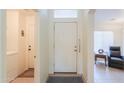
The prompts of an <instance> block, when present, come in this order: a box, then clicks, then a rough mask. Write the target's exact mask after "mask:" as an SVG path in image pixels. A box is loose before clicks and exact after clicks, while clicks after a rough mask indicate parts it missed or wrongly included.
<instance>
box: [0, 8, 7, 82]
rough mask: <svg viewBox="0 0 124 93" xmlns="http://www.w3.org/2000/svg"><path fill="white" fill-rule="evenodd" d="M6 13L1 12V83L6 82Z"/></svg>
mask: <svg viewBox="0 0 124 93" xmlns="http://www.w3.org/2000/svg"><path fill="white" fill-rule="evenodd" d="M5 41H6V11H5V10H0V82H5V81H6V73H5V69H4V68H6V66H5V64H4V62H5V61H6V60H5V59H6V42H5Z"/></svg>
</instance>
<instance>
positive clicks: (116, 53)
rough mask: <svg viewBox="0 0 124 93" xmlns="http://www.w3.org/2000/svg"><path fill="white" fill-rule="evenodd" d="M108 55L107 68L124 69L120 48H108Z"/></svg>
mask: <svg viewBox="0 0 124 93" xmlns="http://www.w3.org/2000/svg"><path fill="white" fill-rule="evenodd" d="M109 50H110V55H109V56H108V66H109V67H115V68H120V69H123V68H124V57H123V56H121V50H120V47H117V46H116V47H115V46H112V47H110V49H109Z"/></svg>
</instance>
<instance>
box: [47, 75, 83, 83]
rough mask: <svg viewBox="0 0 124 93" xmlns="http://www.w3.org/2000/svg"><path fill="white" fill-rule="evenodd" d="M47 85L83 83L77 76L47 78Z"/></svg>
mask: <svg viewBox="0 0 124 93" xmlns="http://www.w3.org/2000/svg"><path fill="white" fill-rule="evenodd" d="M47 83H83V80H82V77H77V76H67V77H65V76H49V77H48V80H47Z"/></svg>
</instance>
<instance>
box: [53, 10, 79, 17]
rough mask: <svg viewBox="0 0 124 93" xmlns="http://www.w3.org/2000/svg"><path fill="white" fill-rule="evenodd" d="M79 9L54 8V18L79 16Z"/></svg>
mask: <svg viewBox="0 0 124 93" xmlns="http://www.w3.org/2000/svg"><path fill="white" fill-rule="evenodd" d="M77 17H78V10H67V9H66V10H54V18H77Z"/></svg>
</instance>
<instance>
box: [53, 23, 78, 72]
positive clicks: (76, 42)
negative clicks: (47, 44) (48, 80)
mask: <svg viewBox="0 0 124 93" xmlns="http://www.w3.org/2000/svg"><path fill="white" fill-rule="evenodd" d="M56 23H75V24H76V45H77V47H79V44H78V22H76V21H72V22H53V51H54V52H53V54H54V56H53V57H54V63H53V64H54V65H53V66H54V67H53V68H54V69H53V73H57V72H56V71H55V24H56ZM77 50H78V49H77ZM78 53H79V50H78V51H77V53H76V72H74V73H77V72H78V70H77V68H78V67H77V66H78V65H77V63H78ZM60 73H61V72H60ZM67 73H69V72H67Z"/></svg>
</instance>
